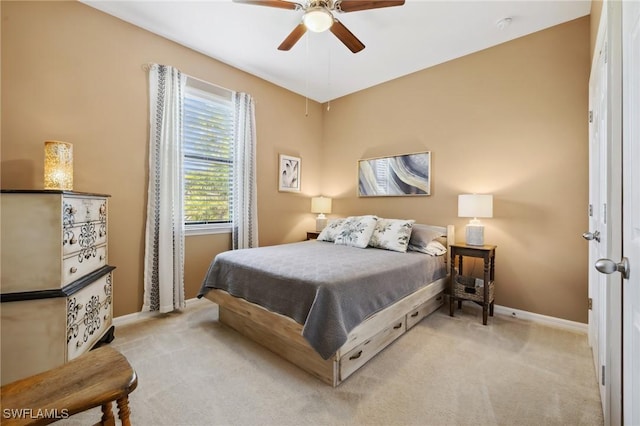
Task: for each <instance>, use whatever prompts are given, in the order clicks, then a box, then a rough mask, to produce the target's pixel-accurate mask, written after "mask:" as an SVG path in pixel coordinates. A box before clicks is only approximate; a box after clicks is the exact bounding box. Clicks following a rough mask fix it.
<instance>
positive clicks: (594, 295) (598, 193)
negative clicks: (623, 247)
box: [583, 12, 608, 412]
mask: <svg viewBox="0 0 640 426" xmlns="http://www.w3.org/2000/svg"><path fill="white" fill-rule="evenodd" d="M603 13H604V12H603ZM603 21H604V22H606V20H605V19H604V18H603ZM603 30H604V32H603V33H601V34H602V37H601V38H600V39H599V44H598V47H597V48H596V53H595V55H594V66H593V68H592V72H591V78H590V81H589V86H590V88H589V93H590V104H591V105H590V113H591V117H590V120H589V121H590V122H591V125H590V128H589V131H590V134H589V139H590V141H589V232H587V233H585V234H584V235H583V237H584V238H585V239H587V240H589V241H590V243H589V265H590V267H589V298H590V299H591V302H592V305H591V310H590V311H589V343H590V345H591V349H592V351H593V360H594V365H595V368H596V376H597V378H598V383H599V384H600V399H601V401H602V407H603V410H604V411H605V412H606V411H607V398H606V389H605V388H604V381H603V380H602V374H603V371H604V366H605V361H606V356H605V353H606V330H607V329H606V324H607V321H606V313H607V310H606V308H607V303H606V302H607V292H606V276H604V275H602V274H600V273H599V272H598V271H597V270H596V269H595V268H594V267H593V266H592V265H595V263H596V261H597V260H598V259H601V258H603V257H606V255H607V242H608V238H607V216H606V211H605V210H606V194H607V188H608V184H607V182H608V180H607V168H606V165H607V161H606V159H607V120H608V114H607V99H608V98H607V93H608V92H607V66H606V65H607V63H606V56H605V55H606V50H607V49H606V46H607V42H606V27H605V28H604V29H603Z"/></svg>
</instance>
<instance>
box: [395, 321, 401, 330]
mask: <svg viewBox="0 0 640 426" xmlns="http://www.w3.org/2000/svg"><path fill="white" fill-rule="evenodd" d="M400 327H402V323H401V322H400V323H398V324H397V325H394V326H393V329H394V330H397V329H399V328H400Z"/></svg>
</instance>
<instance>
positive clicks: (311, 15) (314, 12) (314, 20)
mask: <svg viewBox="0 0 640 426" xmlns="http://www.w3.org/2000/svg"><path fill="white" fill-rule="evenodd" d="M302 22H303V23H304V26H305V27H307V29H308V30H309V31H313V32H316V33H321V32H323V31H327V30H328V29H329V28H331V26H332V25H333V15H331V12H329V11H328V10H327V9H326V8H324V7H322V6H316V7H312V8H310V9H308V10H307V12H306V13H305V14H304V16H303V17H302Z"/></svg>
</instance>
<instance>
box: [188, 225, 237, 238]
mask: <svg viewBox="0 0 640 426" xmlns="http://www.w3.org/2000/svg"><path fill="white" fill-rule="evenodd" d="M231 231H232V228H231V224H230V223H220V224H217V223H216V224H204V225H185V227H184V235H185V236H186V237H188V236H191V235H209V234H230V233H231Z"/></svg>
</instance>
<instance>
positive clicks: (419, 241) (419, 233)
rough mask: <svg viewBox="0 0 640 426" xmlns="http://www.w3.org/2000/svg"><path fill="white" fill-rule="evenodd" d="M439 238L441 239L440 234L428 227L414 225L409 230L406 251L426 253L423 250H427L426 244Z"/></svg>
mask: <svg viewBox="0 0 640 426" xmlns="http://www.w3.org/2000/svg"><path fill="white" fill-rule="evenodd" d="M439 237H442V233H440V232H438V231H436V230H434V229H433V228H432V227H430V226H428V225H421V224H418V223H416V224H414V225H413V228H412V229H411V238H410V239H409V247H408V250H410V251H418V252H420V253H426V252H425V249H426V248H427V244H429V243H430V242H431V241H433V240H435V239H436V238H439Z"/></svg>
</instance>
